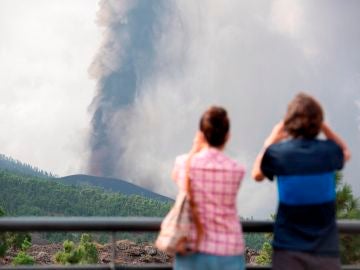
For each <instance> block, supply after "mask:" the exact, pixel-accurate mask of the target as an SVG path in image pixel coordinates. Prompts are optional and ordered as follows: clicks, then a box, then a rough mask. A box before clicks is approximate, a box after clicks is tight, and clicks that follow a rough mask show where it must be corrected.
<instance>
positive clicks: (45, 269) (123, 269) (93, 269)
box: [0, 264, 359, 270]
mask: <svg viewBox="0 0 360 270" xmlns="http://www.w3.org/2000/svg"><path fill="white" fill-rule="evenodd" d="M0 269H1V270H135V269H141V270H171V269H173V267H172V266H171V265H161V264H159V265H157V264H156V265H131V266H127V265H115V266H111V265H85V266H84V265H81V266H77V265H68V266H57V265H48V266H46V265H45V266H43V265H38V266H17V267H12V266H9V267H0ZM246 269H247V270H270V269H271V267H270V266H254V265H251V266H250V265H248V266H247V267H246ZM356 270H359V269H356Z"/></svg>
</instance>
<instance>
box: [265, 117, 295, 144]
mask: <svg viewBox="0 0 360 270" xmlns="http://www.w3.org/2000/svg"><path fill="white" fill-rule="evenodd" d="M288 137H289V134H288V133H287V132H286V131H285V128H284V122H283V121H281V122H279V123H277V124H276V125H275V126H274V128H273V129H272V131H271V133H270V135H269V137H268V138H267V139H266V140H265V143H264V147H265V148H267V147H269V146H270V145H272V144H274V143H278V142H280V141H282V140H284V139H286V138H288Z"/></svg>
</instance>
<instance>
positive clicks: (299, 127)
mask: <svg viewBox="0 0 360 270" xmlns="http://www.w3.org/2000/svg"><path fill="white" fill-rule="evenodd" d="M323 120H324V113H323V109H322V107H321V105H320V103H319V102H318V101H317V100H316V99H314V98H313V97H312V96H310V95H307V94H305V93H299V94H298V95H296V97H295V98H294V99H293V100H292V101H291V102H290V103H289V105H288V109H287V112H286V115H285V118H284V126H285V130H286V132H287V133H289V135H290V136H292V137H294V138H305V139H313V138H315V137H316V136H317V135H318V134H319V133H320V130H321V125H322V122H323Z"/></svg>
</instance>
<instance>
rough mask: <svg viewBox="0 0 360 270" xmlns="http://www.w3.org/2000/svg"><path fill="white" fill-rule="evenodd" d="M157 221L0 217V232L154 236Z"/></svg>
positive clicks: (348, 224) (342, 225)
mask: <svg viewBox="0 0 360 270" xmlns="http://www.w3.org/2000/svg"><path fill="white" fill-rule="evenodd" d="M161 221H162V218H156V217H2V218H0V231H13V232H14V231H42V232H45V231H110V232H111V231H127V232H134V231H148V232H157V231H159V229H160V224H161ZM241 223H242V226H243V230H244V232H252V233H253V232H272V230H273V222H272V221H253V220H244V221H241ZM337 223H338V228H339V232H340V233H348V234H360V221H358V220H339V221H337Z"/></svg>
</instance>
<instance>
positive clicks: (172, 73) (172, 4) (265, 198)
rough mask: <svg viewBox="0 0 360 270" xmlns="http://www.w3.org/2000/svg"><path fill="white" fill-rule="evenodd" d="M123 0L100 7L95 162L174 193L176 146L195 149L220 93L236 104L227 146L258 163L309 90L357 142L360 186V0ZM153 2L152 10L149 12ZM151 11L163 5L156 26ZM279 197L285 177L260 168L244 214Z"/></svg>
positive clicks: (262, 212)
mask: <svg viewBox="0 0 360 270" xmlns="http://www.w3.org/2000/svg"><path fill="white" fill-rule="evenodd" d="M116 3H121V8H118V7H116V6H111V5H108V4H106V2H102V5H101V8H100V14H102V13H104V14H106V15H107V16H106V18H107V19H106V20H105V21H104V22H103V24H102V25H103V27H104V28H105V29H107V31H108V32H109V33H110V35H109V34H108V35H105V36H104V46H103V47H102V48H101V49H100V53H99V54H98V55H97V57H96V60H95V64H94V65H95V67H97V68H95V70H96V71H97V72H95V73H96V74H100V75H97V76H95V77H96V78H97V79H98V82H99V88H98V95H97V97H95V99H94V102H93V104H92V108H93V111H94V118H93V134H92V136H93V137H92V140H91V147H92V150H93V151H92V158H91V159H90V168H91V169H92V170H91V172H93V173H97V174H102V175H112V176H117V177H121V178H124V179H127V180H129V179H131V180H132V181H133V182H135V183H137V184H140V185H142V186H145V187H148V188H151V189H153V190H155V191H157V192H160V193H163V194H166V195H170V196H172V195H174V194H175V192H176V188H175V186H174V184H172V183H171V180H170V176H169V175H170V171H171V167H172V164H173V161H174V157H175V156H176V155H178V154H180V153H183V152H185V151H187V150H188V149H189V147H190V145H191V141H192V136H193V134H194V133H195V131H196V129H197V124H198V120H199V117H200V114H201V113H202V112H203V111H204V110H205V109H206V108H207V107H208V106H209V105H212V104H218V105H222V106H225V107H226V108H227V109H228V111H229V114H230V117H231V120H232V128H231V138H232V140H231V142H230V144H229V145H228V147H227V153H228V154H229V155H231V156H232V157H235V158H237V159H238V160H239V161H240V162H243V163H245V164H246V166H247V168H248V171H250V169H251V165H252V162H253V159H254V158H255V155H256V154H257V152H258V150H259V149H260V148H261V145H262V143H263V140H264V139H265V137H266V136H267V134H268V133H269V132H270V130H271V128H272V126H273V125H274V124H275V123H277V122H278V121H279V120H280V118H281V117H282V116H283V114H284V112H285V110H286V106H287V103H288V102H289V100H290V99H292V97H293V96H294V95H295V94H296V93H297V92H298V91H300V90H304V91H306V92H308V93H310V94H313V95H314V96H315V97H317V98H318V99H319V100H320V102H321V103H322V104H323V105H324V108H325V112H326V120H327V121H328V122H330V124H331V125H332V126H333V127H334V129H335V130H336V131H338V132H339V133H340V134H342V135H343V137H344V139H345V140H346V141H347V142H348V144H349V146H350V147H351V148H352V152H353V160H352V162H351V163H350V164H349V165H348V166H347V168H346V173H345V180H346V181H347V182H349V183H350V184H352V183H353V185H352V186H353V188H354V192H355V194H356V195H357V196H359V195H360V187H359V185H358V184H356V180H357V179H358V178H359V173H358V170H357V168H356V165H355V164H359V160H360V156H359V154H358V153H357V152H358V151H356V149H360V138H359V131H358V122H357V121H358V118H357V117H358V107H357V105H356V100H358V99H359V96H360V91H359V89H360V74H359V70H360V54H359V53H358V48H359V47H360V28H359V27H358V25H359V17H358V14H360V2H358V1H357V0H349V1H346V3H345V2H340V1H324V0H320V1H310V0H301V1H300V0H292V1H289V0H274V1H260V0H259V1H256V0H255V1H235V0H233V1H230V0H229V1H222V2H221V3H220V2H219V1H215V0H207V1H192V0H173V1H167V2H166V3H167V4H166V5H165V4H164V2H161V1H160V2H159V1H129V2H127V1H118V2H116ZM129 3H132V5H131V6H129ZM119 5H120V4H119ZM104 7H106V8H105V9H104ZM124 7H126V8H124ZM142 8H143V13H142V14H143V16H137V15H136V13H135V11H136V10H140V9H142ZM145 10H146V12H145ZM104 11H105V12H104ZM145 13H146V14H147V13H149V14H156V16H155V15H154V16H150V17H151V19H150V18H148V19H147V20H148V22H147V24H146V27H145V26H144V23H143V20H144V16H145V15H144V14H145ZM145 17H146V16H145ZM100 18H101V16H100ZM123 22H126V23H123ZM149 25H151V27H150V26H149ZM143 27H145V28H146V29H151V31H150V33H151V34H149V35H143V34H142V35H141V37H143V40H142V42H141V44H146V46H145V45H144V46H140V45H138V46H136V44H137V43H136V42H135V40H136V39H135V37H137V36H138V35H139V31H140V30H139V29H142V28H143ZM124 44H125V45H124ZM124 48H125V49H124ZM109 50H110V51H111V50H114V51H116V53H115V54H113V53H112V54H110V53H108V51H109ZM144 59H145V60H144ZM93 67H94V66H93ZM99 70H100V71H101V72H99ZM358 194H359V195H358ZM275 206H276V191H275V188H274V185H273V184H271V183H267V184H266V183H265V184H261V185H259V184H256V183H254V182H253V181H251V180H250V179H249V176H248V178H247V179H246V180H245V181H244V184H243V186H242V190H241V192H240V196H239V207H240V212H241V214H243V215H244V216H254V217H264V216H265V217H267V216H268V214H269V213H271V212H274V208H275Z"/></svg>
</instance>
